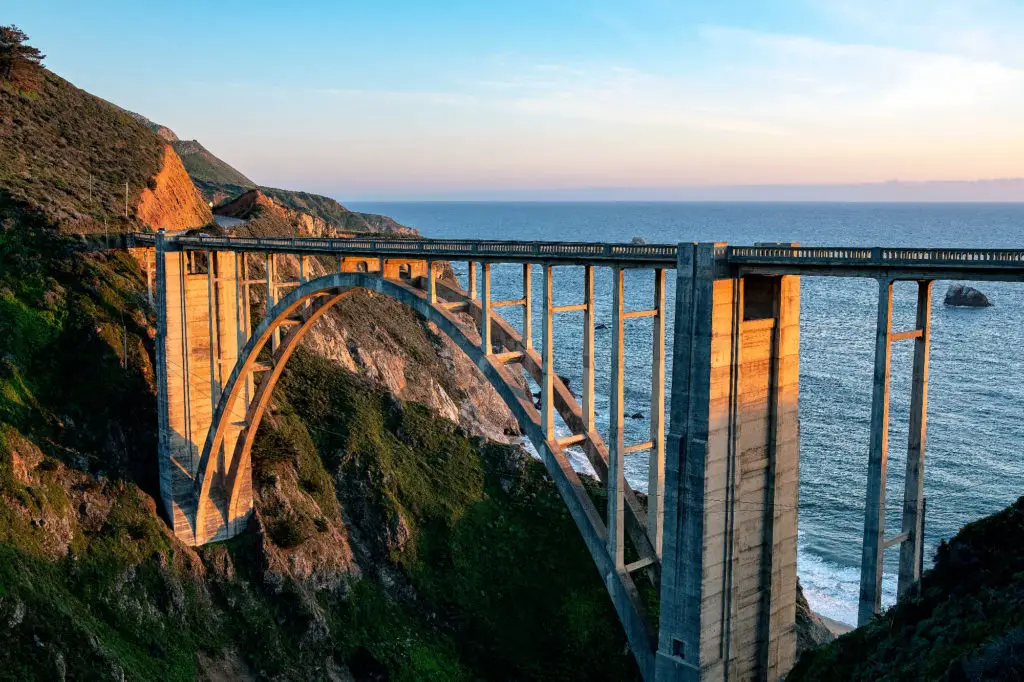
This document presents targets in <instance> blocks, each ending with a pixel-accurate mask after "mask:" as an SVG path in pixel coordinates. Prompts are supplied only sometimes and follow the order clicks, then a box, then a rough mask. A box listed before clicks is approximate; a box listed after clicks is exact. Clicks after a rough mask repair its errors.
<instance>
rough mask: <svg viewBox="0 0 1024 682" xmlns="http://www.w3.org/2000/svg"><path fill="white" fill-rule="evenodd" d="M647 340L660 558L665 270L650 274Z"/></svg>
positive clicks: (651, 498)
mask: <svg viewBox="0 0 1024 682" xmlns="http://www.w3.org/2000/svg"><path fill="white" fill-rule="evenodd" d="M652 327H653V333H652V339H651V346H652V351H651V449H650V451H649V454H648V461H647V534H648V535H649V536H650V538H651V544H652V545H654V551H655V553H656V554H657V555H658V556H661V546H662V532H663V524H662V515H663V504H664V496H665V271H664V270H662V269H657V270H655V271H654V318H653V320H652Z"/></svg>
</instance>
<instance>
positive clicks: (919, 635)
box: [787, 497, 1024, 682]
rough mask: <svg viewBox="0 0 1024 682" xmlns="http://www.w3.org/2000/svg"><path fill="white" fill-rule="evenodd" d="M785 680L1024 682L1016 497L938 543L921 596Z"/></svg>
mask: <svg viewBox="0 0 1024 682" xmlns="http://www.w3.org/2000/svg"><path fill="white" fill-rule="evenodd" d="M787 679H788V680H834V681H836V682H838V681H839V680H865V681H867V680H872V681H873V680H948V681H950V682H959V681H961V680H963V681H967V680H971V681H975V680H977V681H983V680H984V681H988V680H1007V681H1009V680H1024V497H1022V498H1020V499H1019V500H1017V502H1015V503H1014V504H1012V505H1011V506H1010V507H1008V508H1007V509H1005V510H1003V511H1001V512H999V513H998V514H994V515H992V516H990V517H988V518H985V519H982V520H980V521H976V522H974V523H971V524H969V525H967V526H965V527H964V528H963V529H962V530H961V531H960V532H959V533H957V535H956V536H955V537H954V538H953V539H952V540H950V541H949V542H948V543H945V542H944V543H942V545H940V547H939V549H938V552H937V553H936V557H935V566H934V568H933V569H932V570H931V571H929V572H927V573H926V574H925V575H924V577H923V579H922V581H921V592H920V594H918V595H914V596H910V597H908V598H905V599H903V600H902V601H900V603H899V604H897V605H896V606H894V607H893V608H892V609H890V610H888V611H887V612H886V613H885V614H883V615H882V616H880V617H879V618H877V619H876V620H875V621H873V622H872V623H871V624H869V625H867V626H865V627H862V628H858V629H857V630H854V631H853V632H851V633H850V634H848V635H845V636H843V637H840V638H839V639H838V640H836V641H835V642H833V643H832V644H830V645H828V646H825V647H823V648H821V649H817V650H814V651H812V652H810V653H808V654H806V655H805V656H804V657H803V658H802V659H801V660H800V663H799V665H797V667H796V669H794V670H793V672H792V673H791V674H790V675H789V677H788V678H787Z"/></svg>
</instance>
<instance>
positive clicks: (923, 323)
mask: <svg viewBox="0 0 1024 682" xmlns="http://www.w3.org/2000/svg"><path fill="white" fill-rule="evenodd" d="M931 318H932V282H931V281H930V280H924V281H921V282H918V283H917V327H916V328H917V329H918V330H920V332H921V335H920V336H919V337H917V338H916V339H914V371H913V383H912V385H911V393H910V430H909V434H908V438H907V475H906V479H905V487H904V489H903V532H904V533H905V534H906V539H905V540H904V541H903V543H902V544H901V545H900V573H899V587H898V590H899V595H900V596H901V597H902V596H903V595H904V594H906V593H907V591H909V590H910V589H911V588H912V587H913V586H914V585H915V584H917V581H918V580H920V579H921V573H920V571H921V568H920V567H921V559H922V556H921V555H922V552H923V547H922V544H923V541H924V538H923V537H922V529H923V526H924V442H925V429H926V426H927V421H928V356H929V354H930V346H931Z"/></svg>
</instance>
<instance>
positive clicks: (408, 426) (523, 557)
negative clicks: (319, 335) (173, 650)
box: [254, 350, 637, 680]
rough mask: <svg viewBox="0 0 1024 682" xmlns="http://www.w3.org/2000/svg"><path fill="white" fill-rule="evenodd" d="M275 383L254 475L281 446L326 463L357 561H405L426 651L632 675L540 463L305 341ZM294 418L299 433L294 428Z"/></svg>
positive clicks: (490, 662)
mask: <svg viewBox="0 0 1024 682" xmlns="http://www.w3.org/2000/svg"><path fill="white" fill-rule="evenodd" d="M278 391H279V392H280V393H282V394H284V395H287V396H288V398H287V402H284V401H281V402H279V406H278V411H277V412H276V414H275V415H274V422H275V424H276V426H271V427H270V428H269V429H266V428H265V429H264V431H265V432H266V435H265V436H262V437H261V439H260V442H259V443H258V445H257V452H256V454H255V455H254V466H255V468H256V471H255V475H256V477H257V485H258V486H264V485H272V484H273V483H271V482H272V481H275V482H276V481H277V480H278V478H279V477H281V476H283V475H284V474H283V473H282V471H281V469H282V468H286V467H288V466H290V463H286V462H281V461H280V460H279V458H278V456H277V454H276V453H280V452H282V451H284V452H289V453H293V454H294V457H295V461H296V463H297V466H298V468H299V469H300V470H301V469H302V468H303V467H304V466H309V464H303V462H304V461H305V460H309V461H314V460H315V461H316V462H317V463H322V464H321V466H323V467H324V468H325V470H326V471H329V472H331V474H332V475H331V477H330V478H333V480H334V481H335V482H336V483H337V485H338V489H337V497H338V499H340V500H341V501H342V506H343V508H344V509H345V510H346V514H347V516H348V518H349V519H350V522H351V524H352V526H353V527H354V528H356V529H358V532H359V535H360V537H361V538H363V540H364V541H365V550H366V551H367V553H368V557H365V558H368V559H370V561H371V563H372V564H373V565H376V566H380V565H383V564H392V565H394V566H395V567H399V568H401V569H402V572H401V575H404V577H405V579H407V580H408V583H409V586H410V587H411V588H412V589H413V590H414V591H415V594H416V595H417V599H416V602H415V605H412V604H410V606H409V608H410V610H411V611H412V613H413V614H415V617H416V619H417V620H418V621H419V623H420V626H419V627H420V629H421V630H423V629H425V630H427V631H433V632H434V633H435V634H434V637H432V638H431V639H432V640H433V641H443V642H447V644H446V647H445V648H446V649H448V650H450V651H448V652H447V654H446V655H445V657H444V658H442V659H438V658H436V657H433V656H432V657H431V660H433V661H435V662H436V661H439V660H445V659H447V660H449V661H450V663H449V667H450V668H451V669H455V668H457V667H458V668H467V669H469V670H471V671H473V676H474V677H484V678H487V679H497V678H506V679H507V678H512V679H549V680H558V679H563V680H569V679H591V680H601V679H608V680H625V679H631V678H635V677H636V675H637V672H636V669H635V667H634V663H633V661H632V657H631V656H630V655H629V654H628V652H626V650H625V641H624V637H623V635H622V632H621V628H620V626H619V624H618V621H617V619H616V616H615V613H614V611H613V609H612V606H611V603H610V601H609V599H608V595H607V593H606V591H605V589H604V586H603V585H602V584H601V580H600V577H599V576H598V574H597V572H596V570H595V569H594V567H593V563H592V561H591V559H590V556H589V554H588V553H587V551H586V548H585V547H584V545H583V542H582V540H581V539H580V537H579V534H578V532H577V531H576V528H575V526H574V524H573V522H572V520H571V518H570V517H569V515H568V512H567V511H566V509H565V506H564V505H563V503H562V501H561V499H560V498H559V497H558V494H557V492H556V491H555V490H554V487H553V485H552V484H551V483H550V481H549V480H548V479H547V477H546V474H545V473H544V469H543V467H542V466H541V465H540V464H539V463H538V462H535V461H532V460H529V459H527V458H526V457H524V456H523V455H522V454H521V452H520V451H519V450H518V449H517V448H510V447H507V446H499V445H484V444H483V443H482V442H481V441H480V440H479V439H472V438H468V437H467V436H466V435H465V434H464V433H462V431H461V429H459V427H458V426H456V425H454V424H452V423H450V422H447V421H445V420H441V419H438V418H437V416H436V415H434V414H432V413H431V412H430V411H429V410H427V409H426V408H424V407H423V406H421V405H417V404H413V403H405V404H403V403H400V402H397V401H395V400H394V399H393V398H391V397H390V396H389V395H388V394H386V393H383V392H381V391H379V390H376V389H373V388H372V387H370V386H368V385H366V384H364V383H362V382H361V381H360V380H359V379H357V378H355V377H353V376H352V375H350V374H348V373H347V372H345V371H344V370H343V369H341V368H340V367H338V366H337V365H336V364H334V363H333V362H331V361H329V360H326V359H324V358H321V357H319V356H315V355H312V354H310V353H308V352H305V351H302V350H300V351H298V352H297V353H296V355H295V356H294V357H293V358H292V360H291V361H290V362H289V367H288V369H286V371H285V376H284V377H283V379H282V383H281V384H280V387H279V388H278ZM298 415H301V416H302V417H301V418H302V421H303V422H305V424H308V430H307V429H306V428H296V426H297V425H298ZM314 448H315V450H313V449H314ZM314 452H319V455H316V454H314ZM320 475H321V474H320V473H319V472H312V473H310V474H307V476H311V477H313V478H319V477H320ZM311 488H312V489H313V490H318V489H319V485H318V484H314V485H313V486H311ZM321 508H322V507H321ZM262 511H263V512H267V513H269V514H271V515H272V514H274V510H262ZM303 513H305V512H303ZM287 518H289V523H291V524H293V525H294V526H304V527H305V528H307V531H306V532H307V533H309V532H311V531H310V529H313V524H312V523H310V522H309V521H310V519H307V518H303V517H302V516H292V517H287ZM312 532H316V531H315V530H312ZM437 638H440V640H438V639H437ZM435 653H437V652H435ZM381 663H382V664H384V665H385V666H386V667H389V669H390V668H391V666H392V664H391V663H389V662H388V661H386V660H382V661H381ZM407 663H408V662H407Z"/></svg>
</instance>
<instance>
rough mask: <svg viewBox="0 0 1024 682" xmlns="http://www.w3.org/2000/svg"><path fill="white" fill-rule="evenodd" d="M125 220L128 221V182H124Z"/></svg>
mask: <svg viewBox="0 0 1024 682" xmlns="http://www.w3.org/2000/svg"><path fill="white" fill-rule="evenodd" d="M124 218H125V220H127V219H128V181H127V180H125V181H124Z"/></svg>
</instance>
